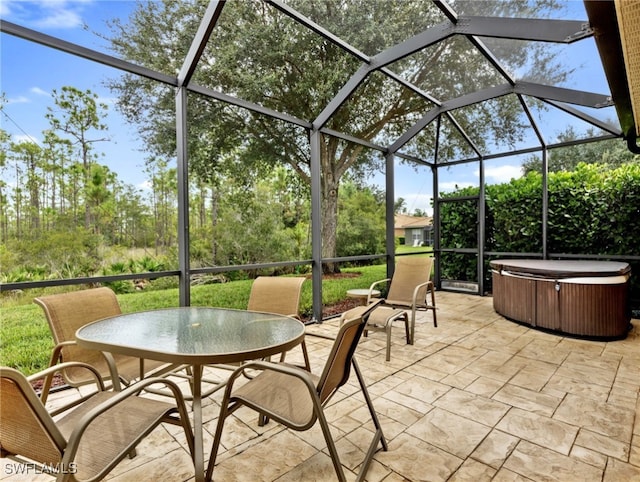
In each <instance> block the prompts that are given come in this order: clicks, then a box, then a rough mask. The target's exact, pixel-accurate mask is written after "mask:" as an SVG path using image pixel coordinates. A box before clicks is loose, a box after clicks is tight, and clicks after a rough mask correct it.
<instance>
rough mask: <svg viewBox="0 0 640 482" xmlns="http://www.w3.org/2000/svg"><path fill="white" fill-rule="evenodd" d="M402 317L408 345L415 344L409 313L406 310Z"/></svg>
mask: <svg viewBox="0 0 640 482" xmlns="http://www.w3.org/2000/svg"><path fill="white" fill-rule="evenodd" d="M402 319H403V320H404V333H405V336H406V337H407V345H413V336H412V334H411V330H410V328H409V316H408V315H407V313H406V312H405V314H404V316H403V317H402Z"/></svg>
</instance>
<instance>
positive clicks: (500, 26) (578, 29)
mask: <svg viewBox="0 0 640 482" xmlns="http://www.w3.org/2000/svg"><path fill="white" fill-rule="evenodd" d="M455 33H456V34H460V35H475V36H478V37H492V38H505V39H515V40H529V41H532V42H554V43H571V42H575V41H576V40H580V39H583V38H586V37H590V36H592V35H593V29H592V28H591V27H590V26H589V23H588V22H582V21H579V20H549V19H538V18H506V17H458V21H457V22H456V26H455Z"/></svg>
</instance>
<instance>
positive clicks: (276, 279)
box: [247, 276, 306, 316]
mask: <svg viewBox="0 0 640 482" xmlns="http://www.w3.org/2000/svg"><path fill="white" fill-rule="evenodd" d="M305 280H306V278H301V277H283V276H259V277H257V278H256V279H255V280H254V281H253V284H252V285H251V294H250V295H249V304H248V306H247V309H248V310H249V311H265V312H267V313H277V314H279V315H287V316H298V314H299V309H300V293H301V292H302V283H304V281H305Z"/></svg>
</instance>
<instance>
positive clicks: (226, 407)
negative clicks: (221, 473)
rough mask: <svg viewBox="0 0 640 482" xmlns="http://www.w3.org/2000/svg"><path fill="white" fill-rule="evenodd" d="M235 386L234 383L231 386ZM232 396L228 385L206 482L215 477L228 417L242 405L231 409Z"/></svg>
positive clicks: (223, 398) (222, 403)
mask: <svg viewBox="0 0 640 482" xmlns="http://www.w3.org/2000/svg"><path fill="white" fill-rule="evenodd" d="M231 385H233V383H232V384H231ZM230 395H231V387H230V386H229V385H227V388H226V389H225V393H224V396H223V397H222V402H221V405H220V415H219V416H218V424H217V425H216V433H215V435H214V437H213V445H212V447H211V454H210V455H209V464H208V465H207V473H206V475H205V478H204V480H207V481H210V480H211V477H212V476H213V468H214V466H215V464H216V457H217V456H218V450H219V449H220V440H221V439H222V429H223V428H224V423H225V421H226V420H227V417H228V416H229V415H231V414H232V413H233V412H235V411H236V409H237V408H239V407H240V406H241V405H240V404H237V403H235V404H234V405H232V406H231V408H229V397H230Z"/></svg>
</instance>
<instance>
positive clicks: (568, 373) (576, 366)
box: [556, 362, 616, 388]
mask: <svg viewBox="0 0 640 482" xmlns="http://www.w3.org/2000/svg"><path fill="white" fill-rule="evenodd" d="M556 373H557V375H560V376H564V377H567V378H571V379H574V380H580V381H584V382H590V383H594V384H596V385H601V386H603V387H608V388H611V386H612V385H613V381H614V379H615V376H616V372H615V370H608V369H606V368H600V367H597V366H588V365H585V364H582V363H573V362H565V363H563V364H562V365H561V366H560V367H559V368H558V371H557V372H556Z"/></svg>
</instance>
